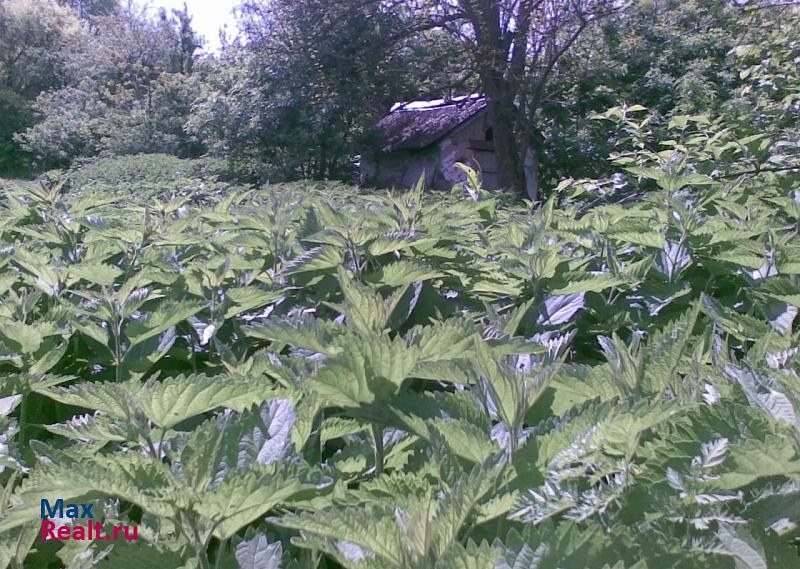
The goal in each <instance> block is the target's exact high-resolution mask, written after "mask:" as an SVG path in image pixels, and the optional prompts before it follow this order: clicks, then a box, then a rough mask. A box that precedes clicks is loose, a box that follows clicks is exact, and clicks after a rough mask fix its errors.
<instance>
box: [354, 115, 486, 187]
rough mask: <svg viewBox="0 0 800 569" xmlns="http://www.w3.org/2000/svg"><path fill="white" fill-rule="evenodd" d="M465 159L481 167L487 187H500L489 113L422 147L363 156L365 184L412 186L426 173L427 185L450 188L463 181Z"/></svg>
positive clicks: (474, 118) (362, 172)
mask: <svg viewBox="0 0 800 569" xmlns="http://www.w3.org/2000/svg"><path fill="white" fill-rule="evenodd" d="M458 162H462V163H464V164H466V165H467V166H469V167H471V168H474V169H475V170H478V171H479V172H480V174H481V178H482V180H483V187H484V188H486V189H487V190H496V189H498V188H499V183H498V168H497V157H496V155H495V152H494V140H493V136H492V132H491V128H490V125H489V123H488V117H487V113H486V112H479V113H478V114H476V115H475V116H474V117H473V118H471V119H469V120H467V121H466V122H464V124H462V125H460V126H459V127H458V128H456V129H454V130H453V131H452V132H450V133H449V134H448V135H447V136H445V137H444V138H442V139H441V140H440V141H439V142H437V143H435V144H433V145H431V146H429V147H427V148H424V149H422V150H396V151H394V152H389V153H376V154H375V155H372V156H368V157H366V156H365V157H363V158H362V163H361V176H362V181H363V183H365V184H367V185H373V186H377V187H382V188H391V187H397V188H410V187H413V186H414V185H415V184H416V183H417V180H419V178H420V176H421V175H422V173H423V172H424V173H425V187H426V188H429V189H437V190H447V189H450V188H451V187H452V186H453V185H455V184H457V183H459V182H463V181H464V180H465V179H466V174H465V173H464V172H463V171H462V170H461V169H460V168H458V167H457V166H456V163H458Z"/></svg>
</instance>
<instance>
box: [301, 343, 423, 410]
mask: <svg viewBox="0 0 800 569" xmlns="http://www.w3.org/2000/svg"><path fill="white" fill-rule="evenodd" d="M348 340H349V341H348V342H347V344H346V348H347V349H345V350H344V351H343V352H342V353H341V354H339V355H338V356H336V357H334V358H331V359H329V360H327V361H326V362H325V363H324V364H323V365H322V366H321V367H320V368H319V369H318V371H317V373H316V374H314V376H313V377H312V378H311V388H312V389H313V390H314V391H315V392H316V393H318V394H319V395H320V396H321V397H322V398H323V399H325V400H326V401H327V402H328V403H329V404H330V405H341V406H345V407H359V406H361V405H368V404H370V403H374V402H376V401H379V400H386V399H389V398H390V397H392V396H393V395H395V394H397V393H398V392H399V390H400V387H401V385H402V383H403V381H404V380H405V379H406V378H408V377H409V376H410V374H411V371H412V370H413V369H414V366H415V365H416V363H417V359H418V349H417V348H416V347H414V346H411V347H409V346H407V345H406V343H405V341H404V340H403V339H402V338H395V339H393V340H390V339H389V338H387V337H385V336H366V337H361V336H351V337H348Z"/></svg>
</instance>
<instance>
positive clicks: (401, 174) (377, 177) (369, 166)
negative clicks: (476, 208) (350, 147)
mask: <svg viewBox="0 0 800 569" xmlns="http://www.w3.org/2000/svg"><path fill="white" fill-rule="evenodd" d="M438 163H439V148H438V146H437V145H434V146H432V147H431V148H426V149H424V150H416V151H408V150H398V151H395V152H392V153H390V154H379V155H377V156H375V157H369V158H365V159H362V167H361V171H362V173H363V177H364V183H365V184H367V185H370V186H377V187H379V188H392V187H396V188H411V187H413V186H414V185H415V184H416V183H417V181H418V180H419V178H420V176H421V175H422V174H423V172H424V174H425V187H426V188H430V187H432V185H433V180H434V176H435V175H436V170H437V168H438Z"/></svg>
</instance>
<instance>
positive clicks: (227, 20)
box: [142, 0, 240, 51]
mask: <svg viewBox="0 0 800 569" xmlns="http://www.w3.org/2000/svg"><path fill="white" fill-rule="evenodd" d="M184 2H185V3H186V7H187V8H188V9H189V14H190V15H191V16H192V27H194V29H195V31H196V32H197V33H198V34H199V35H201V36H203V37H204V38H205V46H204V49H205V51H216V50H217V49H219V30H220V28H223V27H226V28H227V33H228V37H229V38H232V37H234V36H235V35H236V20H235V19H234V17H233V8H234V7H235V6H238V5H239V3H240V0H150V1H149V2H146V4H147V5H148V6H149V8H150V10H152V11H153V12H154V13H155V12H156V11H157V10H158V8H161V7H163V8H166V9H167V10H171V9H172V8H176V9H181V8H183V4H184ZM142 4H145V2H142Z"/></svg>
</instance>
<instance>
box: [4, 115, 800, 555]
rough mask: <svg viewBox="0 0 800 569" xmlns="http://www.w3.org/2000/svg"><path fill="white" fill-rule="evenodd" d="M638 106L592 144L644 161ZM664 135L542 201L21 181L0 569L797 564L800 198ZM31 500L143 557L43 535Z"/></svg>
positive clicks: (777, 176) (679, 133)
mask: <svg viewBox="0 0 800 569" xmlns="http://www.w3.org/2000/svg"><path fill="white" fill-rule="evenodd" d="M641 114H642V111H637V110H636V109H612V110H611V111H609V112H608V113H606V114H605V115H604V117H603V120H606V121H613V122H614V123H616V124H617V125H618V127H621V128H622V129H623V131H624V132H627V133H628V134H629V135H630V137H631V139H632V140H638V139H637V136H638V134H641V129H642V128H646V124H647V120H646V119H642V118H636V119H635V118H633V117H635V116H637V115H641ZM671 128H672V130H673V135H674V138H673V139H671V141H669V142H668V143H666V146H662V147H661V150H659V151H650V150H646V149H645V150H642V149H641V148H640V149H639V150H632V151H630V152H620V155H619V156H618V158H617V163H618V165H619V166H618V167H620V168H622V169H621V170H620V171H619V172H618V174H617V175H616V176H614V177H613V178H612V180H610V181H608V182H602V181H597V180H594V181H590V180H576V181H571V182H569V181H567V182H564V183H563V184H562V185H561V187H560V188H559V190H558V192H557V194H556V195H555V196H554V197H553V198H551V199H550V200H549V201H548V202H547V203H545V204H543V205H542V206H541V207H538V208H533V207H527V206H519V205H508V204H506V205H500V204H498V202H497V198H496V197H494V196H492V195H489V194H487V193H485V192H483V191H482V190H481V189H480V188H479V183H478V177H477V175H475V174H474V173H470V178H469V181H468V182H467V183H465V184H464V185H463V186H459V187H456V188H454V191H453V193H452V194H451V195H449V196H446V195H435V196H430V195H425V194H423V193H422V192H421V188H418V189H417V190H414V191H411V192H409V193H406V194H402V195H394V196H393V195H383V196H381V195H363V194H358V193H356V192H355V191H353V190H349V189H347V188H346V187H345V186H333V187H331V186H326V185H318V186H314V185H313V184H312V183H310V182H307V183H304V184H298V185H296V186H284V187H280V188H277V187H272V188H270V187H267V188H265V189H263V190H258V191H252V190H251V191H229V192H227V193H224V194H220V195H209V196H207V197H206V198H205V199H206V203H205V204H204V203H196V202H192V198H191V196H184V197H178V198H176V199H171V200H168V201H153V200H152V199H144V200H137V198H136V192H135V191H134V192H133V195H131V196H124V195H122V194H113V193H111V194H109V193H107V192H105V190H104V188H103V187H102V186H98V187H96V188H95V189H96V190H97V191H95V192H90V191H79V188H78V187H77V186H75V187H73V189H70V190H69V191H67V189H66V188H67V186H66V185H65V184H59V183H51V182H44V183H42V184H41V186H39V187H37V186H36V185H33V184H26V185H16V186H15V185H8V187H7V188H6V190H5V195H4V200H3V208H4V211H3V215H2V217H1V219H2V226H0V236H1V238H2V260H0V276H1V278H0V293H1V294H2V304H0V309H1V310H2V311H1V312H0V349H2V367H3V371H4V375H3V377H2V384H1V385H2V392H1V393H2V399H0V402H2V410H3V419H2V421H3V425H2V426H3V431H4V434H3V441H4V442H3V447H2V449H3V452H2V459H3V473H2V479H3V481H4V485H5V492H4V493H3V498H2V500H3V502H2V511H3V512H4V513H3V517H2V519H0V528H2V532H3V536H4V537H3V539H2V542H0V544H2V549H0V552H1V553H0V554H1V555H2V557H0V559H2V563H3V564H4V566H11V567H22V566H23V564H24V566H25V567H45V566H50V565H49V564H50V563H52V560H54V559H60V561H61V562H62V563H63V564H64V565H65V566H66V567H90V566H93V565H96V564H99V565H100V566H102V565H104V564H105V565H108V566H111V567H115V568H117V567H127V566H133V565H137V566H158V567H242V568H256V567H258V568H263V567H309V568H310V567H339V566H341V567H403V568H406V567H447V568H451V567H474V568H488V567H498V568H504V567H540V568H549V567H568V568H572V567H574V568H579V567H580V568H581V569H583V568H587V567H588V568H591V567H597V568H603V567H616V568H621V567H636V568H641V567H665V568H666V567H692V568H697V567H714V568H725V567H730V568H734V567H736V568H739V567H749V568H753V569H756V568H764V567H776V568H777V567H790V566H792V564H793V563H796V561H797V555H798V551H797V548H796V547H795V546H793V545H792V540H793V539H796V538H797V536H798V527H797V524H798V512H799V511H800V422H798V416H797V409H798V405H800V380H798V371H800V351H799V350H798V347H797V346H798V331H797V324H796V315H797V312H798V306H800V282H798V279H799V278H800V277H798V275H799V274H800V242H799V241H798V229H799V228H800V197H798V194H797V191H796V190H791V189H789V188H791V187H792V184H796V174H795V173H794V172H792V171H777V172H762V173H758V174H753V173H748V172H747V168H746V166H747V164H749V163H750V162H749V161H750V160H751V158H752V156H753V153H757V152H759V149H761V148H763V147H764V139H763V137H753V138H751V139H750V140H730V139H729V137H730V136H732V134H731V133H730V131H725V130H724V129H722V130H721V131H719V132H715V131H714V128H715V127H714V126H713V125H711V126H709V125H708V124H707V120H706V119H704V118H702V117H684V118H683V119H678V120H676V121H675V122H674V124H673V125H671ZM703 132H705V133H706V134H705V135H703V134H701V133H703ZM634 146H635V145H634ZM621 148H622V147H621ZM709 157H716V159H715V160H714V161H713V162H714V164H716V165H717V166H718V167H717V168H716V169H714V170H713V171H707V172H706V170H707V169H708V165H709V164H710V163H711V159H710V158H709ZM140 160H145V158H142V159H140ZM120 168H122V169H123V170H124V169H125V168H124V165H120ZM468 173H469V172H468ZM75 177H77V178H79V179H80V177H81V173H80V172H77V173H76V174H74V175H73V178H75ZM91 178H92V175H85V176H84V178H83V179H85V180H89V179H91ZM620 186H628V190H627V191H628V192H630V191H632V190H633V191H636V192H638V191H645V192H646V193H645V194H644V195H643V197H641V198H640V199H639V200H638V201H634V202H629V203H627V204H624V205H619V204H614V203H605V202H607V201H609V200H613V199H614V198H613V196H614V192H615V188H616V190H617V191H620ZM630 186H633V188H631V187H630ZM587 198H592V199H593V200H594V201H595V204H594V205H593V206H592V205H587V204H588V203H590V201H591V200H589V199H587ZM557 203H558V206H557V207H556V204H557ZM42 498H47V499H50V500H51V501H52V500H55V499H56V498H63V499H64V500H65V501H67V502H89V501H91V502H94V503H96V504H97V506H96V507H95V512H96V515H97V516H99V519H101V520H102V522H103V523H105V524H106V525H107V526H110V525H119V524H127V525H137V526H138V527H139V535H140V539H139V541H137V542H130V543H127V542H124V541H123V542H112V543H110V544H108V545H106V544H105V543H98V542H89V541H85V542H80V541H78V542H75V541H73V542H69V543H68V544H64V545H62V546H60V547H59V545H56V544H57V543H59V542H54V541H52V540H49V541H43V540H42V539H39V538H38V537H37V536H38V535H39V534H40V524H41V520H40V519H39V513H40V510H39V502H40V500H41V499H42ZM98 512H100V513H98ZM101 559H105V561H101Z"/></svg>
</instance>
